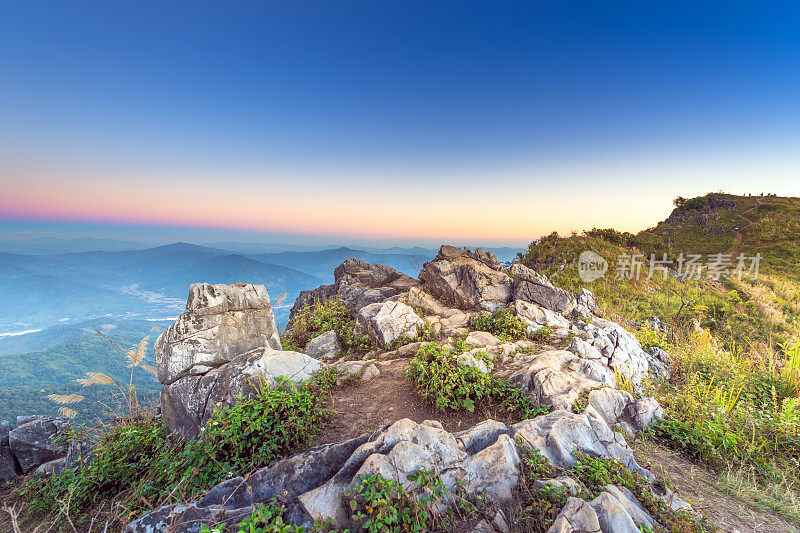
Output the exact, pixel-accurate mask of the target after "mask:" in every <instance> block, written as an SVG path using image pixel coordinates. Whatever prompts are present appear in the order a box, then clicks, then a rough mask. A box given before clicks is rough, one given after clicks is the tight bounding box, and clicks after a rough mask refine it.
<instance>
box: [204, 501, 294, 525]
mask: <svg viewBox="0 0 800 533" xmlns="http://www.w3.org/2000/svg"><path fill="white" fill-rule="evenodd" d="M284 510H285V507H283V506H282V505H278V499H277V498H272V500H270V501H269V502H268V503H267V504H263V503H260V504H258V505H256V508H255V510H254V511H253V514H252V515H250V516H249V517H247V518H245V519H244V520H242V521H241V522H240V523H239V533H304V532H305V531H306V528H304V527H302V526H294V525H291V524H286V523H284V521H283V512H284ZM224 530H225V524H219V525H217V526H214V528H209V527H208V526H207V525H205V524H203V525H201V526H200V533H222V532H223V531H224Z"/></svg>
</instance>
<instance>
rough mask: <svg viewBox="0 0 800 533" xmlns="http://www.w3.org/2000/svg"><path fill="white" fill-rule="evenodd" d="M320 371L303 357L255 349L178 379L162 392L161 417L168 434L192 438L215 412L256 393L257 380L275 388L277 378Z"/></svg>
mask: <svg viewBox="0 0 800 533" xmlns="http://www.w3.org/2000/svg"><path fill="white" fill-rule="evenodd" d="M321 368H323V363H320V362H319V361H318V360H316V359H314V358H313V357H310V356H308V355H306V354H302V353H298V352H292V351H281V350H273V349H272V348H258V349H255V350H251V351H249V352H246V353H243V354H241V355H239V356H238V357H236V358H234V359H233V360H231V361H230V362H228V363H225V364H223V365H220V366H219V367H216V368H212V369H211V370H209V371H207V372H204V373H202V374H200V375H192V376H187V377H184V378H181V379H179V380H177V381H174V382H172V383H169V384H167V385H165V386H164V387H163V388H162V389H161V416H162V418H163V420H164V425H165V426H166V428H167V431H170V432H172V431H181V432H182V433H183V434H184V435H185V436H187V437H195V436H196V435H197V434H198V432H199V429H200V428H201V427H203V426H204V425H205V424H206V422H208V419H209V418H211V415H212V414H213V412H214V409H220V408H226V407H231V406H233V405H235V404H236V402H237V401H238V399H239V398H240V397H247V396H249V395H250V394H252V393H253V392H254V391H255V386H256V385H257V384H258V383H259V380H264V383H265V384H268V385H274V384H275V382H276V378H278V377H286V378H288V379H289V380H290V381H294V382H298V381H304V380H306V379H308V378H309V377H311V375H312V374H313V373H314V372H316V371H318V370H320V369H321Z"/></svg>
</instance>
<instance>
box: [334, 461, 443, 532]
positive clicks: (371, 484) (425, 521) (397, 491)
mask: <svg viewBox="0 0 800 533" xmlns="http://www.w3.org/2000/svg"><path fill="white" fill-rule="evenodd" d="M408 480H409V481H411V482H412V483H415V484H416V485H417V487H416V489H417V490H416V491H415V492H418V493H421V495H419V496H416V495H412V494H409V493H408V492H406V491H405V490H404V489H403V486H402V485H401V484H400V483H398V482H397V481H395V480H393V479H390V478H385V477H383V476H382V475H381V474H373V475H371V476H362V477H361V479H360V480H359V481H358V482H357V483H356V484H355V486H354V487H353V489H352V490H351V489H348V490H347V493H346V494H347V496H348V497H349V498H350V510H351V516H352V519H353V525H354V527H355V528H356V529H357V530H365V531H368V532H369V533H379V532H394V531H413V532H422V531H429V530H431V529H433V522H434V517H433V514H432V513H431V511H430V509H431V507H432V506H433V504H435V503H436V502H438V501H439V500H441V499H442V496H443V495H444V493H445V492H446V490H445V488H444V485H443V484H442V482H441V480H440V479H439V478H438V477H436V476H434V475H433V474H431V473H430V472H428V471H427V470H424V469H421V470H419V471H418V472H417V473H415V474H412V475H410V476H408Z"/></svg>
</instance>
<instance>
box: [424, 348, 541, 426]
mask: <svg viewBox="0 0 800 533" xmlns="http://www.w3.org/2000/svg"><path fill="white" fill-rule="evenodd" d="M460 354H461V350H460V349H459V348H450V347H447V346H442V345H440V344H436V343H433V342H431V343H428V344H425V345H424V346H423V347H422V348H420V349H419V351H418V352H417V355H416V356H415V357H414V359H412V361H411V366H410V368H409V369H408V377H409V378H410V379H411V381H412V383H413V384H414V386H415V387H416V389H417V391H418V392H419V393H420V394H421V395H422V397H423V398H425V399H426V400H427V401H429V402H430V403H432V404H433V405H434V406H436V408H437V409H440V410H445V409H466V410H467V411H470V412H472V411H474V410H475V405H476V403H477V402H479V401H481V400H490V399H491V400H496V401H500V402H501V405H502V406H503V408H504V409H506V410H508V411H509V412H511V413H514V414H515V415H517V416H518V417H521V418H532V417H533V416H536V415H537V414H540V413H543V412H545V409H544V408H540V407H535V406H534V405H533V403H532V402H531V400H530V399H529V398H528V397H527V396H526V395H525V394H524V393H523V392H522V391H520V390H519V389H517V388H515V387H513V386H512V385H511V384H510V383H508V382H507V381H505V380H503V379H500V378H498V377H496V376H492V375H491V374H484V373H483V372H481V371H480V370H479V369H478V368H476V367H475V366H473V365H468V364H464V363H463V362H461V361H459V357H458V356H459V355H460ZM478 357H479V358H481V361H482V362H484V363H485V364H487V365H489V364H490V363H491V361H490V359H489V357H488V356H487V355H486V353H485V352H478Z"/></svg>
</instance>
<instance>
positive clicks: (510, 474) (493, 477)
mask: <svg viewBox="0 0 800 533" xmlns="http://www.w3.org/2000/svg"><path fill="white" fill-rule="evenodd" d="M519 462H520V459H519V454H518V453H517V446H516V444H514V441H513V440H512V439H511V437H509V436H508V435H506V434H502V435H500V436H499V437H498V439H497V442H495V443H494V444H492V445H491V446H489V447H487V448H484V449H483V450H481V451H480V452H478V453H476V454H475V455H470V456H468V457H467V458H466V460H465V461H464V463H463V465H462V466H461V468H462V469H463V471H464V475H463V477H462V478H461V481H462V483H463V485H462V486H463V488H464V490H466V491H467V493H468V494H485V495H486V496H488V497H489V499H490V500H492V501H493V502H497V503H506V502H509V501H511V499H512V498H513V495H514V490H515V489H516V487H517V483H518V481H519V473H520V470H519Z"/></svg>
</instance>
